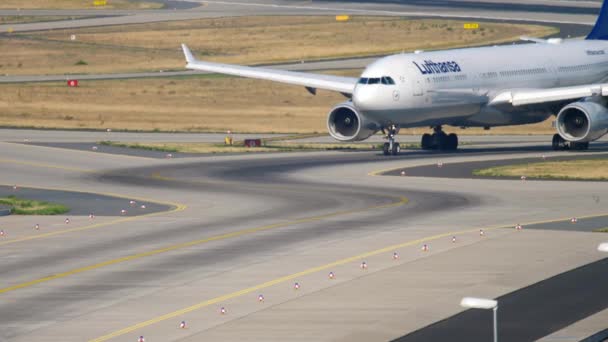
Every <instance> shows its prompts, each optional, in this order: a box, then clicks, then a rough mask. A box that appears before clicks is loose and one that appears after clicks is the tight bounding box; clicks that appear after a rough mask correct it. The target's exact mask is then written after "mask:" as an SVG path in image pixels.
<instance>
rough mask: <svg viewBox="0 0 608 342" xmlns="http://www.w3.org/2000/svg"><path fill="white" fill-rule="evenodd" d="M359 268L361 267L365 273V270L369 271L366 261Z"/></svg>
mask: <svg viewBox="0 0 608 342" xmlns="http://www.w3.org/2000/svg"><path fill="white" fill-rule="evenodd" d="M359 267H361V269H362V270H364V271H365V270H367V263H366V262H365V261H362V262H361V266H359Z"/></svg>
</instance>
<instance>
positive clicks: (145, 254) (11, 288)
mask: <svg viewBox="0 0 608 342" xmlns="http://www.w3.org/2000/svg"><path fill="white" fill-rule="evenodd" d="M407 202H408V199H407V198H405V197H400V198H399V201H397V202H393V203H389V204H383V205H378V206H373V207H368V208H364V209H356V210H348V211H340V212H335V213H330V214H325V215H319V216H314V217H308V218H303V219H299V220H293V221H287V222H282V223H275V224H270V225H266V226H261V227H256V228H249V229H243V230H239V231H236V232H231V233H226V234H221V235H216V236H211V237H208V238H204V239H200V240H194V241H189V242H184V243H179V244H175V245H172V246H168V247H164V248H159V249H154V250H151V251H147V252H142V253H137V254H133V255H129V256H125V257H121V258H117V259H112V260H108V261H104V262H100V263H97V264H94V265H89V266H84V267H81V268H77V269H73V270H70V271H66V272H62V273H58V274H54V275H51V276H48V277H44V278H39V279H34V280H31V281H28V282H25V283H21V284H16V285H13V286H9V287H5V288H1V289H0V294H3V293H7V292H11V291H15V290H18V289H22V288H25V287H30V286H32V285H36V284H40V283H44V282H48V281H51V280H55V279H59V278H65V277H68V276H71V275H75V274H79V273H83V272H86V271H91V270H95V269H99V268H102V267H105V266H110V265H115V264H119V263H123V262H127V261H131V260H136V259H141V258H145V257H149V256H153V255H158V254H162V253H167V252H171V251H175V250H178V249H182V248H187V247H192V246H196V245H201V244H204V243H208V242H212V241H218V240H225V239H230V238H235V237H239V236H244V235H250V234H254V233H258V232H262V231H267V230H271V229H276V228H281V227H287V226H292V225H296V224H302V223H309V222H315V221H320V220H323V219H327V218H331V217H336V216H341V215H346V214H352V213H357V212H361V211H367V210H376V209H384V208H391V207H397V206H401V205H405V204H406V203H407ZM140 217H141V216H140ZM135 218H137V217H133V218H129V219H135ZM124 220H127V219H124ZM123 222H124V221H123ZM77 229H78V228H77ZM81 229H84V228H81ZM89 229H91V228H89ZM72 231H73V230H72ZM56 233H60V232H56ZM49 234H53V233H49ZM42 235H44V234H42ZM31 238H34V237H31ZM24 239H27V238H24ZM7 242H8V241H7Z"/></svg>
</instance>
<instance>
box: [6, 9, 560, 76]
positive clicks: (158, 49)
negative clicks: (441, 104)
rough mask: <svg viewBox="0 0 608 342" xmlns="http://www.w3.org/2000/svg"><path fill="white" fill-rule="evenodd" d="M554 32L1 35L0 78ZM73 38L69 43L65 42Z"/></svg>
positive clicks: (419, 25)
mask: <svg viewBox="0 0 608 342" xmlns="http://www.w3.org/2000/svg"><path fill="white" fill-rule="evenodd" d="M555 32H556V29H555V28H551V27H545V26H534V25H512V24H501V23H481V28H480V29H479V30H465V29H464V28H463V22H462V21H456V20H423V19H413V20H410V19H405V18H394V17H354V18H352V19H351V21H349V22H336V21H335V18H334V17H332V16H306V17H297V16H295V17H294V16H279V17H242V18H219V19H204V20H191V21H179V22H167V23H153V24H139V25H126V26H112V27H102V28H86V29H76V30H56V31H51V32H41V33H22V34H13V35H10V36H5V37H1V38H0V39H1V40H0V44H1V45H2V46H3V48H2V49H0V74H10V75H23V74H73V73H117V72H132V71H158V70H171V69H181V68H183V66H184V59H183V55H182V53H181V50H180V47H179V44H180V43H182V42H183V43H187V44H188V45H189V46H190V47H191V49H192V50H193V51H194V52H195V53H196V54H197V55H198V57H199V58H201V59H207V60H212V61H222V62H227V63H245V64H254V63H268V62H280V61H299V60H302V59H320V58H330V57H347V56H360V55H373V54H385V53H391V52H398V51H412V50H415V49H425V50H430V49H440V48H450V47H456V46H464V45H468V46H470V45H480V44H491V43H499V42H505V41H510V40H514V39H517V37H519V36H521V35H528V36H536V37H539V36H546V35H549V34H552V33H555ZM71 35H76V40H75V41H71V40H70V36H71Z"/></svg>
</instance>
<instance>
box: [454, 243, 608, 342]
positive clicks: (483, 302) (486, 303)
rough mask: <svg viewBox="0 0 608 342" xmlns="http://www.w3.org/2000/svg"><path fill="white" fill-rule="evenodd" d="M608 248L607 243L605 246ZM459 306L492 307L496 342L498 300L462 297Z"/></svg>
mask: <svg viewBox="0 0 608 342" xmlns="http://www.w3.org/2000/svg"><path fill="white" fill-rule="evenodd" d="M606 248H607V250H608V244H607V246H606ZM460 306H462V307H465V308H468V309H484V310H489V309H492V311H493V313H494V342H498V302H497V301H495V300H493V299H484V298H474V297H464V298H462V300H461V301H460Z"/></svg>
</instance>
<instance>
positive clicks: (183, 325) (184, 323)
mask: <svg viewBox="0 0 608 342" xmlns="http://www.w3.org/2000/svg"><path fill="white" fill-rule="evenodd" d="M179 328H180V329H186V328H187V326H186V321H181V323H180V324H179Z"/></svg>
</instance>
